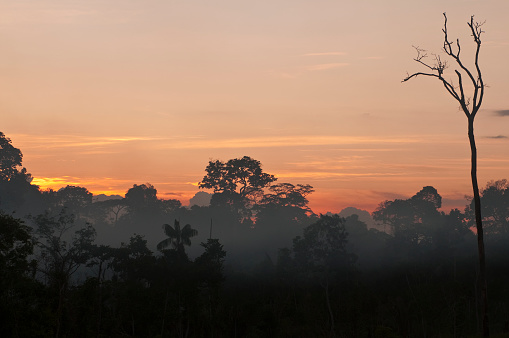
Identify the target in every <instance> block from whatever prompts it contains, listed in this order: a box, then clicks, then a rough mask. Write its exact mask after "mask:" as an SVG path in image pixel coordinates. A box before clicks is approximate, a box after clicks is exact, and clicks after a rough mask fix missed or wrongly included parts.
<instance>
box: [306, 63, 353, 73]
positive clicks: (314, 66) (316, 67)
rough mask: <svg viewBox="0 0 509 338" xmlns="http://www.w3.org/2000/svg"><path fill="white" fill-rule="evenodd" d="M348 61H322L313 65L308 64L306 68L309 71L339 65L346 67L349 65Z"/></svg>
mask: <svg viewBox="0 0 509 338" xmlns="http://www.w3.org/2000/svg"><path fill="white" fill-rule="evenodd" d="M349 65H350V64H349V63H344V62H341V63H322V64H319V65H313V66H309V67H308V68H307V69H308V70H309V71H320V70H328V69H334V68H340V67H346V66H349Z"/></svg>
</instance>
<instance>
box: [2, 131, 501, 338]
mask: <svg viewBox="0 0 509 338" xmlns="http://www.w3.org/2000/svg"><path fill="white" fill-rule="evenodd" d="M197 179H198V178H197ZM31 181H32V177H31V175H30V174H29V173H28V171H27V169H25V168H24V167H23V166H22V153H21V151H20V150H19V149H17V148H15V147H14V146H13V144H12V142H11V140H10V139H9V138H8V137H6V136H5V135H4V134H3V133H0V275H1V278H0V318H1V319H0V322H1V325H0V336H2V337H117V336H130V337H475V336H477V334H478V333H479V332H480V331H481V321H480V317H479V316H480V315H479V313H478V310H477V309H478V306H477V304H478V301H479V294H478V293H479V292H478V291H479V287H478V284H477V275H478V264H477V259H478V258H477V244H476V236H475V232H474V230H473V229H474V225H475V220H474V211H473V205H471V204H468V205H466V206H465V208H464V210H458V209H454V210H450V211H448V212H444V211H442V210H441V196H440V194H439V193H438V191H437V190H436V189H435V188H434V187H431V186H427V187H423V188H422V189H421V190H420V191H418V192H416V193H415V195H413V196H410V197H408V198H407V199H395V200H386V201H381V203H380V204H379V206H378V208H377V209H376V210H375V211H374V212H373V213H372V214H370V213H369V212H367V211H363V210H359V209H356V208H346V209H345V210H343V211H342V212H341V213H340V214H332V213H327V214H322V215H317V214H315V213H314V212H313V211H312V210H311V209H310V208H309V206H308V199H307V197H308V196H309V195H310V194H312V193H313V187H312V186H310V185H308V184H303V183H298V184H293V183H286V182H279V181H278V180H277V179H276V177H275V176H273V175H271V174H268V173H265V172H264V171H263V168H262V165H261V163H260V162H259V161H257V160H255V159H253V158H251V157H248V156H245V157H243V158H237V159H231V160H228V161H221V160H215V161H210V162H209V163H208V165H207V167H206V168H205V174H204V177H203V179H202V180H201V181H200V183H199V187H200V189H203V190H202V191H200V192H199V193H197V194H196V196H195V198H194V200H195V203H194V204H193V203H192V205H191V206H182V204H181V202H180V201H178V200H172V199H169V200H164V199H160V198H158V196H157V189H156V187H154V186H152V185H151V184H149V183H141V184H134V185H133V187H132V188H130V189H129V190H128V191H127V192H126V194H125V196H124V197H122V196H93V195H92V193H90V192H89V191H88V190H87V189H86V188H85V187H77V186H67V187H64V188H62V189H59V190H57V191H54V190H51V189H50V190H41V189H40V188H39V187H38V186H36V185H33V184H32V183H31ZM481 196H482V197H481V198H482V206H483V209H482V215H483V222H484V225H485V241H486V261H487V273H488V275H487V278H488V290H489V295H488V296H489V318H490V328H491V332H492V333H493V336H497V337H509V245H508V243H509V183H508V182H507V181H506V180H505V179H503V180H498V181H491V182H489V183H488V184H487V185H486V186H485V187H484V189H482V195H481Z"/></svg>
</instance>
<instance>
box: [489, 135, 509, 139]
mask: <svg viewBox="0 0 509 338" xmlns="http://www.w3.org/2000/svg"><path fill="white" fill-rule="evenodd" d="M486 138H491V139H505V138H509V137H507V136H505V135H497V136H486Z"/></svg>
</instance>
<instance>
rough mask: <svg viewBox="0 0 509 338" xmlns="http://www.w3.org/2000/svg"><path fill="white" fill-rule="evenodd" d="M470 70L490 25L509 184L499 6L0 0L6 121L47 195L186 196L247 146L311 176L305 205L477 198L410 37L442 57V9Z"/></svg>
mask: <svg viewBox="0 0 509 338" xmlns="http://www.w3.org/2000/svg"><path fill="white" fill-rule="evenodd" d="M444 11H447V13H448V17H449V34H450V36H451V37H459V38H460V39H461V42H462V53H463V55H464V57H465V62H466V63H467V64H468V65H470V64H471V61H472V58H471V53H470V52H471V51H472V49H471V48H472V45H473V44H472V42H471V40H470V37H469V34H468V27H467V25H466V22H467V21H468V20H469V18H470V15H471V14H475V15H476V18H479V19H480V20H481V19H482V20H484V19H486V20H487V22H486V24H485V26H484V30H485V31H486V33H485V34H484V35H483V47H482V50H481V67H482V70H483V75H484V79H485V82H486V83H487V84H488V85H489V88H488V89H487V92H486V96H485V101H484V104H483V109H482V111H480V113H479V115H478V118H477V121H476V135H477V139H478V148H479V161H480V163H479V182H480V185H481V186H484V185H485V184H486V182H487V181H489V180H492V179H501V178H509V170H508V169H509V138H508V137H509V132H508V130H509V113H508V111H507V109H509V106H508V104H507V100H506V97H507V88H509V86H508V82H509V80H508V79H509V66H508V62H507V60H508V59H509V39H508V38H507V36H508V32H509V21H508V20H507V18H506V17H507V13H509V2H507V1H506V0H495V1H489V2H486V1H466V0H462V1H460V0H455V1H438V0H435V1H427V2H411V1H406V0H397V1H396V0H393V1H390V0H389V1H383V2H382V1H378V0H366V1H358V2H342V1H313V2H311V1H298V0H292V1H289V0H284V1H256V2H247V1H233V0H230V1H214V2H211V1H187V2H169V1H150V2H139V1H125V0H124V1H99V0H98V1H66V2H62V1H46V0H37V1H16V2H11V1H1V0H0V45H1V46H2V53H0V70H1V71H0V76H1V81H0V114H1V121H2V126H1V127H0V131H2V132H4V133H5V134H6V136H8V137H10V138H11V139H12V141H13V144H14V146H16V147H18V148H20V149H21V150H22V152H23V154H24V165H25V166H26V167H27V169H28V170H29V172H31V173H32V175H33V176H34V177H35V178H36V180H35V183H37V184H40V185H41V186H43V187H47V186H51V187H54V188H58V187H61V186H65V185H67V184H73V185H80V186H85V187H87V188H88V189H89V190H90V191H92V192H94V193H119V194H124V193H125V192H126V191H127V189H129V188H130V187H132V185H133V184H135V183H136V184H141V183H146V182H149V183H152V184H153V185H154V186H155V187H156V188H157V189H158V191H159V196H160V197H162V198H178V199H181V200H182V202H183V204H184V205H185V204H187V201H188V200H189V198H190V197H192V196H193V195H194V194H195V193H196V192H197V191H198V189H197V187H196V182H198V181H200V180H201V178H202V177H203V175H204V169H205V167H206V165H207V163H208V161H209V159H221V160H228V159H231V158H235V157H241V156H244V155H247V156H251V157H253V158H255V159H257V160H259V161H261V163H262V165H263V168H264V169H265V171H267V172H269V173H271V174H275V175H276V176H277V177H279V181H280V182H290V183H294V184H298V183H303V184H311V185H313V186H314V187H315V190H316V192H315V193H314V194H312V195H311V196H310V197H309V199H310V205H311V207H312V209H313V210H314V211H315V212H325V211H339V210H341V209H342V208H344V207H347V206H355V207H359V208H363V209H367V210H369V211H372V210H373V209H374V208H375V207H376V206H377V204H378V203H380V202H381V201H383V200H385V199H394V198H398V197H409V196H411V195H413V194H414V193H416V192H417V191H419V190H420V189H421V188H422V187H423V186H426V185H432V186H434V187H435V188H437V189H438V191H439V193H440V194H441V195H442V196H443V198H444V205H445V206H446V207H453V206H456V207H462V206H463V205H464V204H465V201H464V196H465V195H469V194H470V193H471V188H470V181H469V148H468V140H467V135H466V119H465V116H464V115H463V113H462V112H460V111H458V108H457V104H456V103H455V102H454V101H453V99H452V98H451V97H449V96H448V95H447V94H446V93H445V91H444V88H443V87H442V86H441V85H440V84H439V83H438V82H436V81H433V80H432V79H427V78H420V79H416V80H413V81H410V82H409V83H405V84H402V83H401V82H400V81H401V79H402V78H403V77H404V76H405V75H406V72H407V71H409V72H412V71H418V70H423V69H422V68H420V67H419V65H418V64H417V63H415V62H413V61H412V58H413V57H414V50H413V48H412V45H416V46H420V47H423V48H427V49H429V50H430V51H435V52H439V51H440V47H441V42H442V35H441V28H442V25H443V17H442V12H444Z"/></svg>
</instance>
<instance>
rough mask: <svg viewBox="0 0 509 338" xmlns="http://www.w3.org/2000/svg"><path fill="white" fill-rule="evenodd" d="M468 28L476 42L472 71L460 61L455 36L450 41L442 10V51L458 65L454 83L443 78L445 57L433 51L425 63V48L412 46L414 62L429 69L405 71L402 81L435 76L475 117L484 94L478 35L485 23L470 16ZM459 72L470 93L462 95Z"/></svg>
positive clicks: (461, 82) (465, 109)
mask: <svg viewBox="0 0 509 338" xmlns="http://www.w3.org/2000/svg"><path fill="white" fill-rule="evenodd" d="M467 24H468V26H469V27H470V31H471V33H472V37H473V39H474V42H475V43H476V45H477V46H476V52H475V61H474V64H475V72H471V71H470V70H469V69H468V68H467V67H466V66H465V65H464V64H463V62H462V60H461V57H460V53H461V45H460V41H459V39H456V42H454V41H450V40H449V35H448V30H447V15H446V13H444V28H442V32H443V33H444V43H443V47H442V49H443V51H444V52H445V54H446V55H447V56H449V57H451V58H452V59H453V60H454V61H455V62H456V64H457V65H458V66H459V69H456V70H455V71H454V72H455V74H456V77H457V81H458V82H457V85H455V83H454V82H453V81H452V80H446V79H445V78H444V72H445V70H446V69H447V68H448V66H449V65H448V63H447V61H445V60H442V59H441V57H440V55H437V54H432V56H433V59H432V61H431V62H428V61H427V60H426V58H427V57H428V54H427V53H426V50H424V49H422V48H419V47H415V46H414V48H415V50H416V52H417V56H416V57H415V58H414V61H416V62H418V63H420V64H421V65H423V66H424V67H426V68H427V69H428V72H416V73H413V74H408V73H407V76H406V77H405V78H404V79H403V81H402V82H406V81H408V80H410V79H411V78H413V77H417V76H421V75H422V76H429V77H435V78H437V79H438V80H440V81H441V82H442V84H443V85H444V87H445V89H446V90H447V92H448V93H449V94H450V95H451V96H452V97H453V98H454V99H455V100H456V101H457V102H458V103H459V104H460V107H461V109H462V110H463V112H464V113H465V115H467V117H469V118H473V117H475V115H476V114H477V111H478V110H479V108H480V107H481V103H482V99H483V96H484V82H483V79H482V75H481V69H480V67H479V51H480V49H481V35H482V33H484V31H483V30H482V26H483V24H484V22H476V21H474V16H471V17H470V22H468V23H467ZM462 73H463V74H465V75H466V77H467V78H468V79H469V80H470V82H471V83H472V96H471V97H470V96H467V95H465V86H464V83H463V76H462Z"/></svg>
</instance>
